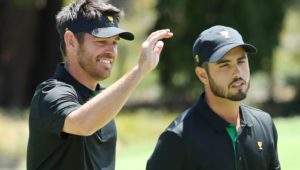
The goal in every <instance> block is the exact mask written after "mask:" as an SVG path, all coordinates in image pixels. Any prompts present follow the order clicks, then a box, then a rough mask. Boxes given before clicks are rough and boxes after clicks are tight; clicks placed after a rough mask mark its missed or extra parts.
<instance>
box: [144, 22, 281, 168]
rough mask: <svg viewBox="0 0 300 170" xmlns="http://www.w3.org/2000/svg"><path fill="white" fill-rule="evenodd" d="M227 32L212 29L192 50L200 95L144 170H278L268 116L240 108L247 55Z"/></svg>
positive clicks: (162, 140) (248, 48)
mask: <svg viewBox="0 0 300 170" xmlns="http://www.w3.org/2000/svg"><path fill="white" fill-rule="evenodd" d="M256 51H257V50H256V48H255V47H254V46H252V45H250V44H245V43H244V42H243V39H242V37H241V35H240V34H239V33H238V32H237V31H236V30H234V29H233V28H229V27H225V26H214V27H211V28H209V29H207V30H205V31H203V32H202V33H201V34H200V36H199V37H198V39H197V40H196V42H195V44H194V46H193V56H194V58H195V61H196V69H195V72H196V75H197V77H198V78H199V79H200V81H201V82H202V83H203V85H204V93H203V94H202V95H201V96H200V98H199V100H198V101H197V102H196V103H195V104H194V105H193V106H191V107H190V108H189V109H188V110H186V111H185V112H183V113H182V114H181V115H179V117H177V119H176V120H175V121H173V122H172V124H171V125H170V126H169V127H168V128H167V130H166V131H165V132H163V134H162V135H161V136H160V138H159V140H158V143H157V146H156V148H155V150H154V153H153V154H152V156H151V157H150V159H149V160H148V163H147V170H169V169H172V170H275V169H276V170H279V169H280V164H279V160H278V156H277V132H276V128H275V126H274V123H273V121H272V119H271V117H270V116H269V114H267V113H265V112H263V111H261V110H258V109H255V108H251V107H249V106H246V105H244V104H241V101H242V100H243V99H245V98H246V96H247V91H248V88H249V85H250V73H249V65H248V55H247V54H248V53H256Z"/></svg>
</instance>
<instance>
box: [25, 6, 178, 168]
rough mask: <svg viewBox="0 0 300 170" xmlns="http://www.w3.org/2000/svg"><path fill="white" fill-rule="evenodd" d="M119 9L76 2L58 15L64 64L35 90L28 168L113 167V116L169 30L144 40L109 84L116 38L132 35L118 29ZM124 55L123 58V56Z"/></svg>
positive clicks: (155, 60)
mask: <svg viewBox="0 0 300 170" xmlns="http://www.w3.org/2000/svg"><path fill="white" fill-rule="evenodd" d="M120 13H121V11H120V10H119V9H118V8H116V7H114V6H112V5H111V4H106V3H103V2H100V1H97V0H85V1H84V0H79V1H76V2H73V3H71V4H70V5H68V6H66V7H64V8H63V9H62V10H61V11H60V12H59V13H58V15H57V16H56V19H57V29H58V32H59V34H60V37H61V51H62V54H63V55H64V58H65V62H64V63H61V64H58V66H57V69H56V72H55V74H54V76H53V77H52V78H50V79H48V80H46V81H44V82H43V83H41V84H40V85H39V86H38V87H37V89H36V91H35V94H34V97H33V99H32V104H31V111H30V116H29V142H28V150H27V169H28V170H35V169H41V170H42V169H43V170H46V169H49V170H92V169H93V170H100V169H103V170H104V169H105V170H114V169H115V149H116V127H115V122H114V117H115V116H116V115H117V114H118V113H119V111H120V109H121V108H122V107H123V105H124V103H125V102H126V101H127V99H128V97H129V96H130V94H132V92H133V91H134V90H135V88H136V87H137V86H138V84H139V83H140V81H141V80H142V79H143V78H144V77H145V75H146V74H147V73H149V72H150V71H151V70H153V69H154V68H155V67H156V66H157V64H158V62H159V56H160V53H161V50H162V48H163V42H162V41H160V40H161V39H164V38H170V37H172V35H173V34H172V33H171V32H170V30H169V29H165V30H158V31H156V32H153V33H152V34H151V35H150V36H149V37H148V38H147V40H145V41H144V43H143V44H142V48H141V54H140V57H139V61H138V63H137V65H136V66H135V67H134V68H132V69H131V70H130V71H129V72H128V73H127V74H125V75H124V76H123V77H121V78H120V79H119V80H118V81H116V82H115V83H113V84H112V85H111V86H109V87H108V88H106V89H104V87H102V86H101V85H99V84H98V82H99V81H101V80H104V79H106V78H108V77H109V76H110V73H111V69H112V66H113V63H114V62H115V60H116V59H117V43H118V42H119V40H120V39H125V40H133V39H134V36H133V34H132V33H130V32H128V31H125V30H123V29H121V28H119V27H118V22H119V17H120ZM123 57H124V56H123Z"/></svg>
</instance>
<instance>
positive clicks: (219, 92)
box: [208, 75, 250, 101]
mask: <svg viewBox="0 0 300 170" xmlns="http://www.w3.org/2000/svg"><path fill="white" fill-rule="evenodd" d="M208 79H209V84H210V89H211V91H212V93H213V94H214V95H215V96H217V97H220V98H224V99H228V100H231V101H242V100H244V99H245V98H246V97H247V93H248V90H249V87H250V82H249V83H247V82H246V81H245V80H243V79H241V78H240V79H235V80H233V82H234V81H237V80H243V81H244V82H245V85H246V86H247V87H246V90H245V91H243V90H242V89H240V90H239V91H238V92H237V93H234V94H233V93H229V92H228V94H227V93H226V89H225V88H223V87H221V86H219V85H217V84H216V83H215V81H214V80H213V79H212V78H211V77H210V76H209V75H208ZM233 82H232V83H233ZM232 83H230V84H229V85H228V88H227V91H229V89H230V86H231V84H232Z"/></svg>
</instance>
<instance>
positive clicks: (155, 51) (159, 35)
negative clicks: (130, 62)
mask: <svg viewBox="0 0 300 170" xmlns="http://www.w3.org/2000/svg"><path fill="white" fill-rule="evenodd" d="M172 36H173V33H172V32H170V30H169V29H164V30H158V31H155V32H152V33H151V34H150V35H149V36H148V38H147V39H146V41H144V42H143V44H142V47H141V55H140V58H139V65H138V66H139V67H140V69H142V70H143V72H144V73H148V72H150V71H151V70H153V69H154V68H155V67H156V66H157V65H158V62H159V57H160V53H161V51H162V49H163V46H164V43H163V42H162V41H161V39H164V38H170V37H172Z"/></svg>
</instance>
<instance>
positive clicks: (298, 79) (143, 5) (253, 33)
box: [0, 0, 300, 170]
mask: <svg viewBox="0 0 300 170" xmlns="http://www.w3.org/2000/svg"><path fill="white" fill-rule="evenodd" d="M71 1H72V0H64V1H63V0H1V1H0V26H1V27H0V108H2V109H0V169H1V170H2V169H3V170H5V169H7V170H8V169H17V170H23V169H25V162H24V160H25V156H26V155H25V154H26V145H27V138H28V124H27V117H28V113H29V103H30V99H31V97H32V95H33V91H34V89H35V87H36V85H37V84H38V83H40V82H41V81H43V80H45V79H47V78H48V77H50V76H51V75H52V74H53V71H54V69H55V65H56V63H57V62H60V61H61V60H62V58H61V56H60V52H59V48H58V44H59V39H58V34H57V33H56V30H55V21H54V16H55V14H56V13H57V11H58V10H59V9H60V8H61V6H62V5H63V4H66V3H69V2H71ZM111 2H112V3H114V4H115V5H116V6H118V7H120V8H122V9H123V10H124V11H125V14H126V15H125V16H124V18H123V20H121V24H120V25H121V26H122V27H125V28H127V29H128V30H131V31H132V32H134V33H135V35H136V40H135V41H134V42H125V41H121V43H120V46H119V54H120V56H119V58H118V61H117V62H116V63H115V67H114V70H113V75H112V76H111V77H110V78H109V79H107V80H105V81H104V82H101V83H102V84H104V85H105V86H109V85H110V84H111V83H113V82H114V81H115V80H116V79H118V78H119V77H120V76H122V75H123V74H124V72H126V71H128V70H129V69H130V68H132V67H133V66H134V65H135V64H136V61H137V57H138V54H139V47H140V44H141V43H142V42H143V40H144V39H145V37H146V36H147V35H148V34H149V32H150V31H151V30H154V29H161V28H170V29H171V30H172V31H173V32H174V37H173V38H172V39H171V40H167V41H166V42H165V49H164V51H163V53H162V57H161V62H160V64H159V66H158V68H157V70H155V71H153V72H152V73H151V74H150V75H148V77H147V78H146V79H145V80H144V81H143V82H142V84H141V85H140V86H139V88H138V89H137V90H136V91H135V93H134V94H133V95H132V97H131V98H130V100H129V101H128V102H127V105H126V107H125V108H124V109H123V110H122V112H121V114H120V115H119V116H118V117H117V126H118V134H119V136H118V147H117V150H118V154H117V156H118V157H117V170H124V169H125V170H127V169H130V170H140V169H144V167H145V163H146V160H147V159H148V157H149V156H150V154H151V153H152V151H153V148H154V146H155V143H156V140H157V138H158V136H159V134H160V133H161V132H162V131H163V130H164V128H165V127H166V126H167V125H168V124H169V123H170V122H171V120H172V119H173V118H174V117H175V116H176V115H177V114H179V113H180V112H181V111H183V110H184V109H185V108H186V107H188V106H189V105H190V104H191V103H192V102H193V101H194V100H195V98H197V97H198V95H199V93H200V92H201V88H200V87H201V84H200V83H199V81H198V80H197V78H196V76H195V75H194V73H193V69H194V67H193V60H192V56H191V50H192V44H193V43H194V40H195V39H196V38H197V36H198V35H199V33H200V32H201V31H202V30H204V29H206V28H208V27H209V26H211V25H215V24H223V25H228V26H232V27H235V28H237V29H238V30H239V32H241V33H242V35H243V36H244V39H245V41H247V42H249V43H252V44H254V45H255V46H257V47H258V50H259V53H258V54H257V55H252V56H250V57H251V58H250V63H251V70H252V77H251V80H252V82H251V88H250V91H249V96H248V98H247V100H246V101H245V103H247V104H250V105H252V106H256V107H259V108H262V109H264V110H266V111H269V112H270V113H271V114H272V116H273V117H274V119H275V124H276V125H277V128H278V132H279V154H280V160H281V163H282V169H284V170H285V169H286V170H296V169H299V167H300V164H299V161H298V160H297V156H296V153H299V151H300V147H299V145H297V144H298V143H299V142H300V136H299V135H300V133H299V131H298V130H297V129H299V128H297V127H296V126H297V125H299V124H300V119H299V117H293V115H300V50H299V47H300V20H299V18H300V12H299V11H300V10H299V9H300V1H299V0H265V1H260V0H252V1H238V0H228V1H221V0H210V1H204V0H182V1H170V0H111ZM174 99H175V100H174ZM141 108H142V109H143V110H141ZM171 113H173V114H171Z"/></svg>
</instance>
